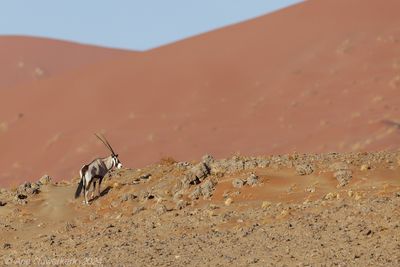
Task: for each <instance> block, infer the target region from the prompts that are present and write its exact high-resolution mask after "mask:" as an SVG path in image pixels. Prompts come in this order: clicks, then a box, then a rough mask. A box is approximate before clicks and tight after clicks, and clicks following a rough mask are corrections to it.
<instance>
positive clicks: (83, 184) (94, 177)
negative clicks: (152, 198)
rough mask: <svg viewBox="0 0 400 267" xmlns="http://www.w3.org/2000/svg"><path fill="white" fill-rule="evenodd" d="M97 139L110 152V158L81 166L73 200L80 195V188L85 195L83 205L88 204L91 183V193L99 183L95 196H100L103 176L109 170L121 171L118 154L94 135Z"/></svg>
mask: <svg viewBox="0 0 400 267" xmlns="http://www.w3.org/2000/svg"><path fill="white" fill-rule="evenodd" d="M95 135H96V137H97V138H99V139H100V141H101V142H103V144H104V145H105V146H106V147H107V148H108V149H109V150H110V152H111V156H109V157H106V158H97V159H95V160H93V161H92V162H91V163H89V164H87V165H83V167H82V168H81V170H80V171H79V175H80V177H81V181H80V182H79V185H78V188H77V189H76V192H75V198H78V197H79V196H80V194H81V191H82V188H83V193H84V195H85V203H86V204H89V201H88V197H87V195H88V192H89V189H90V186H91V184H92V183H93V192H94V191H95V190H96V182H97V181H98V182H99V186H98V187H97V194H98V196H100V186H101V182H102V180H103V178H104V176H105V175H106V174H107V172H109V171H110V170H112V169H114V168H117V169H121V168H122V164H121V162H120V161H119V159H118V154H115V152H114V150H113V149H112V147H111V145H110V144H109V143H108V141H107V139H105V137H104V136H103V138H101V137H100V136H98V135H97V134H95Z"/></svg>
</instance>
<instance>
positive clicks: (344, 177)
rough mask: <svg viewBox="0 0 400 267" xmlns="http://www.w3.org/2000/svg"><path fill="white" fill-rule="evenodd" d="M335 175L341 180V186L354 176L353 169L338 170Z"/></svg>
mask: <svg viewBox="0 0 400 267" xmlns="http://www.w3.org/2000/svg"><path fill="white" fill-rule="evenodd" d="M333 176H334V177H335V178H336V180H337V181H338V182H339V185H338V186H339V187H343V186H345V185H347V184H348V183H349V182H350V180H351V178H352V177H353V172H352V171H351V170H338V171H336V172H334V173H333Z"/></svg>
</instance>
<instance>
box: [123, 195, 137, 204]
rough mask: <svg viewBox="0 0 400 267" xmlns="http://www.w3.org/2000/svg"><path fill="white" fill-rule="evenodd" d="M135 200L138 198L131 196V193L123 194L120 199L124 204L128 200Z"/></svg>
mask: <svg viewBox="0 0 400 267" xmlns="http://www.w3.org/2000/svg"><path fill="white" fill-rule="evenodd" d="M137 198H138V196H137V195H135V194H132V193H129V194H124V195H123V196H122V197H121V202H125V201H128V200H135V199H137Z"/></svg>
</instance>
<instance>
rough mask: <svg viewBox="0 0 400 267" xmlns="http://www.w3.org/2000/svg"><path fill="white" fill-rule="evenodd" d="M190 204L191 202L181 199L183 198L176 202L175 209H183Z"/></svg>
mask: <svg viewBox="0 0 400 267" xmlns="http://www.w3.org/2000/svg"><path fill="white" fill-rule="evenodd" d="M188 205H189V204H188V202H187V201H185V200H183V199H181V200H179V201H178V202H177V203H176V205H175V209H177V210H181V209H184V208H186V207H187V206H188Z"/></svg>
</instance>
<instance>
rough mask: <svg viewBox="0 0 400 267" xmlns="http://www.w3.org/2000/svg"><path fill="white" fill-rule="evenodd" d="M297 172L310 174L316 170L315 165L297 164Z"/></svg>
mask: <svg viewBox="0 0 400 267" xmlns="http://www.w3.org/2000/svg"><path fill="white" fill-rule="evenodd" d="M296 172H297V173H298V174H299V175H310V174H311V173H313V172H314V167H313V166H312V165H311V164H308V163H307V164H299V165H297V166H296Z"/></svg>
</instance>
